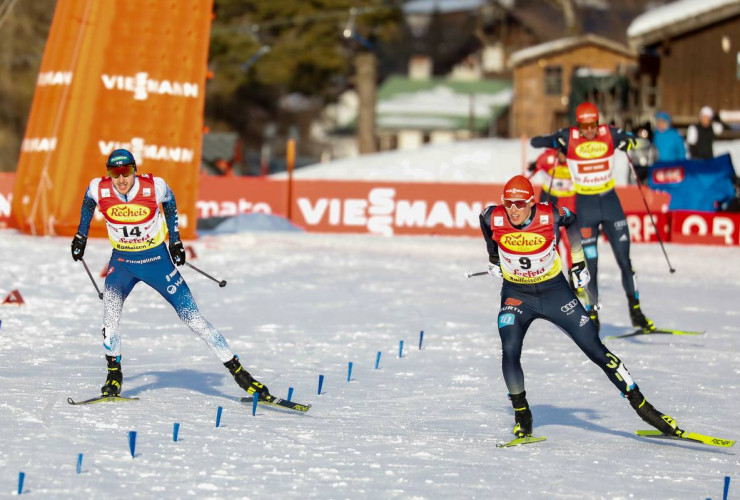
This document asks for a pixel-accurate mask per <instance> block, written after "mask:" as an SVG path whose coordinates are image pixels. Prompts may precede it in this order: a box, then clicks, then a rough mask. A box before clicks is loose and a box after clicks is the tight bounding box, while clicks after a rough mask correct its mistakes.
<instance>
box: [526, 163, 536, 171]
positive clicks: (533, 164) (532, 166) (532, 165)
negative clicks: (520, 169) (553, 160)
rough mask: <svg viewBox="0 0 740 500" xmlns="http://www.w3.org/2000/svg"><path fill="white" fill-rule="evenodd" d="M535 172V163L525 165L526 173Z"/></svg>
mask: <svg viewBox="0 0 740 500" xmlns="http://www.w3.org/2000/svg"><path fill="white" fill-rule="evenodd" d="M535 170H537V162H536V161H530V162H529V164H528V165H527V172H534V171H535Z"/></svg>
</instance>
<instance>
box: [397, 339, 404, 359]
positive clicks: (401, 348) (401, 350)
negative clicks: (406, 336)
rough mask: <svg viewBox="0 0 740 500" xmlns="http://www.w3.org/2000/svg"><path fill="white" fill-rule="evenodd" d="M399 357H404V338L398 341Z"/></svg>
mask: <svg viewBox="0 0 740 500" xmlns="http://www.w3.org/2000/svg"><path fill="white" fill-rule="evenodd" d="M398 357H399V358H402V357H403V340H402V341H400V342H399V343H398Z"/></svg>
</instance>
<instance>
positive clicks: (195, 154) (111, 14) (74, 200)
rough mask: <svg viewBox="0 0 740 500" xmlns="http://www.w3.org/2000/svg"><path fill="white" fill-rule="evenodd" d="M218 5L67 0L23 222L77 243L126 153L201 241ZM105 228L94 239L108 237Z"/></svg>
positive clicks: (17, 198) (31, 151) (37, 103)
mask: <svg viewBox="0 0 740 500" xmlns="http://www.w3.org/2000/svg"><path fill="white" fill-rule="evenodd" d="M211 7H212V1H211V0H200V1H197V2H196V1H187V2H152V1H149V0H126V1H112V0H110V1H108V0H106V1H97V0H58V2H57V3H56V10H55V12H54V18H53V21H52V25H51V29H50V32H49V37H48V39H47V42H46V48H45V50H44V56H43V59H42V61H41V68H40V72H39V75H38V79H37V82H36V89H35V92H34V99H33V104H32V106H31V113H30V115H29V120H28V126H27V129H26V133H25V137H24V140H23V143H22V147H21V154H20V158H19V162H18V169H17V180H16V183H15V188H14V192H13V201H12V206H13V219H14V220H13V222H14V225H15V226H17V227H19V228H20V229H21V230H22V231H25V232H29V233H32V234H64V235H72V234H74V233H75V231H76V229H77V223H78V221H79V215H80V205H81V202H82V197H83V195H84V192H85V189H86V187H87V185H88V183H89V182H90V180H91V179H92V178H93V177H98V176H103V175H105V161H106V158H107V157H108V155H109V154H110V153H111V152H112V151H113V150H114V149H117V148H126V149H129V150H131V151H132V153H133V154H134V157H135V158H136V161H137V164H138V168H139V172H150V173H153V174H154V175H157V176H162V177H164V178H165V179H166V180H167V182H168V183H169V184H170V186H171V187H172V188H173V190H174V192H175V195H176V197H177V202H178V208H179V209H180V212H181V214H182V216H181V218H180V230H181V232H182V233H183V236H184V237H194V236H195V202H196V199H197V195H198V184H197V183H198V171H199V168H200V158H201V142H202V129H203V105H204V96H205V89H204V85H205V80H206V71H207V56H208V44H209V38H210V26H211V15H212V14H211V12H212V9H211ZM104 232H105V229H104V225H103V223H102V222H101V221H100V220H97V221H95V222H94V223H93V226H92V229H91V234H92V235H97V236H100V235H103V234H104Z"/></svg>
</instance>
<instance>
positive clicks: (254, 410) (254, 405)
mask: <svg viewBox="0 0 740 500" xmlns="http://www.w3.org/2000/svg"><path fill="white" fill-rule="evenodd" d="M259 400H260V395H259V394H255V395H254V396H252V416H253V417H254V416H255V415H256V414H257V403H258V402H259Z"/></svg>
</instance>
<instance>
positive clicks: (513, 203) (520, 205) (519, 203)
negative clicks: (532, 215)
mask: <svg viewBox="0 0 740 500" xmlns="http://www.w3.org/2000/svg"><path fill="white" fill-rule="evenodd" d="M503 202H504V207H505V208H511V207H516V208H517V210H524V209H525V208H527V205H528V204H529V200H506V199H505V200H503Z"/></svg>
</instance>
